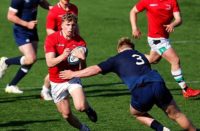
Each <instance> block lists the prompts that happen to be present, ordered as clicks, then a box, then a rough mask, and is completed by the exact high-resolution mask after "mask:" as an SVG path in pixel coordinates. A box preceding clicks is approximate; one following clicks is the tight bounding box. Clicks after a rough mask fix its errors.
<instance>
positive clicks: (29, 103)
mask: <svg viewBox="0 0 200 131" xmlns="http://www.w3.org/2000/svg"><path fill="white" fill-rule="evenodd" d="M49 1H50V2H51V3H52V4H55V3H56V2H57V1H58V0H49ZM71 2H73V3H75V4H76V5H77V6H78V7H79V26H80V32H81V35H82V36H83V38H85V40H86V41H87V43H88V48H89V55H88V65H92V64H96V63H98V62H100V61H101V60H104V59H105V58H107V57H109V56H112V55H114V54H115V53H116V51H115V49H116V42H117V40H118V38H119V37H121V36H131V28H130V23H129V11H130V9H131V8H132V6H133V5H134V3H135V2H136V0H133V1H131V0H126V1H124V0H106V1H103V0H87V1H86V0H85V1H83V0H72V1H71ZM179 3H180V7H181V10H182V16H183V25H182V26H180V27H179V28H177V29H176V30H175V33H173V34H172V35H171V40H172V45H173V47H174V48H175V49H176V51H177V52H178V54H179V56H180V58H181V64H182V68H183V71H184V75H185V79H186V81H187V82H188V83H189V85H190V86H191V87H193V88H196V89H197V88H199V89H200V73H199V71H200V61H199V56H200V52H199V50H200V46H199V45H200V23H199V21H200V17H199V14H200V10H199V6H200V1H199V0H193V1H188V0H179ZM9 4H10V3H9V0H1V4H0V9H1V11H0V27H1V29H0V56H7V57H12V56H17V55H20V53H19V51H18V50H17V47H16V46H15V44H14V39H13V34H12V24H11V23H9V22H8V21H7V19H6V14H7V9H8V7H9ZM46 14H47V11H45V10H43V9H41V8H40V9H39V12H38V20H39V24H38V30H39V36H40V43H39V50H38V61H37V63H36V64H35V65H34V67H33V68H32V70H31V71H30V73H29V74H28V75H27V76H26V77H25V78H24V79H23V80H22V81H21V82H20V83H19V87H20V88H21V89H22V90H24V94H23V95H13V94H6V93H5V92H4V88H5V86H6V84H7V83H8V82H9V81H10V80H11V79H12V77H13V75H15V72H16V71H17V70H18V67H17V66H12V67H10V68H9V69H8V70H7V72H6V75H5V77H4V78H3V79H1V80H0V131H19V130H20V131H23V130H24V131H26V130H31V131H44V130H46V131H75V129H72V128H71V127H70V126H69V124H66V122H65V121H64V120H63V119H62V117H61V116H60V115H59V113H58V112H57V111H56V107H55V105H54V104H53V102H46V101H43V100H41V99H40V96H39V94H40V90H41V86H42V84H43V78H44V76H45V75H46V73H47V67H46V63H45V59H44V51H43V41H44V38H45V35H46V32H45V18H46ZM139 26H140V28H141V31H142V32H143V36H142V38H141V39H140V40H136V41H135V42H136V43H137V44H136V47H137V49H138V50H140V51H142V52H144V53H147V52H148V51H149V47H148V46H147V44H146V29H147V28H146V19H145V15H144V14H140V15H139ZM153 68H154V69H158V70H159V72H160V73H161V74H162V75H163V78H164V79H165V80H166V82H167V86H168V87H169V89H170V91H171V93H172V94H173V96H174V99H175V100H176V101H177V104H178V105H179V106H180V108H181V109H182V111H183V112H184V113H185V114H186V115H187V116H189V118H190V119H191V120H192V121H193V123H194V124H195V125H196V126H197V127H199V128H200V115H199V112H200V111H199V110H200V98H199V97H198V98H193V99H189V100H186V99H184V98H183V97H182V95H181V91H180V88H179V87H178V85H177V84H176V83H175V82H174V80H173V79H172V77H171V75H170V65H169V64H168V63H167V62H166V61H165V60H162V61H161V62H160V63H159V64H158V65H153ZM83 85H84V87H85V91H86V95H87V98H88V100H89V102H90V104H91V105H92V106H93V107H94V108H95V109H96V111H97V113H98V118H99V120H98V122H97V123H96V124H94V123H92V122H90V121H89V120H88V119H87V116H86V115H85V114H84V113H79V112H77V111H75V110H74V108H73V106H72V108H73V112H74V113H75V114H76V115H77V116H78V117H79V118H80V120H81V121H83V122H84V123H86V124H88V126H89V127H90V128H91V130H93V131H132V130H135V131H148V130H151V129H149V128H148V127H145V126H144V125H142V124H140V123H139V122H138V121H136V120H135V118H133V117H132V116H131V115H130V114H129V102H130V95H129V92H128V91H127V89H126V87H125V86H124V85H122V84H121V81H120V80H119V79H118V78H117V77H116V75H113V74H109V75H106V76H102V75H99V76H95V77H91V78H85V79H83ZM150 113H151V114H152V115H153V116H154V117H155V118H157V119H158V120H159V121H160V122H162V123H163V124H164V125H166V126H167V127H169V128H170V129H172V131H177V130H181V129H180V128H179V126H178V125H177V124H175V123H174V122H172V121H170V120H169V119H168V118H167V117H166V115H165V114H164V113H163V112H161V111H160V110H159V109H158V108H157V107H154V108H153V109H152V111H151V112H150Z"/></svg>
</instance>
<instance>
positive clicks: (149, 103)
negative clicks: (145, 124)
mask: <svg viewBox="0 0 200 131" xmlns="http://www.w3.org/2000/svg"><path fill="white" fill-rule="evenodd" d="M153 105H154V94H153V90H152V86H151V83H146V84H144V85H142V86H139V87H137V88H136V89H134V90H133V91H132V92H131V106H132V107H133V108H134V109H135V110H137V111H140V112H147V111H149V110H150V109H151V108H152V107H153Z"/></svg>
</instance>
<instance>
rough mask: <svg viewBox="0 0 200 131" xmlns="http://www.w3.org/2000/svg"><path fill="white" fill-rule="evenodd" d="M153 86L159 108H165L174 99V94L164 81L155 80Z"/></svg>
mask: <svg viewBox="0 0 200 131" xmlns="http://www.w3.org/2000/svg"><path fill="white" fill-rule="evenodd" d="M153 86H154V88H153V89H154V90H153V92H154V98H155V103H156V105H157V106H158V107H159V108H161V109H163V110H165V109H166V108H167V107H168V106H169V104H170V103H171V101H172V100H173V96H172V95H171V93H170V91H169V89H167V87H166V86H165V83H164V82H155V83H154V85H153Z"/></svg>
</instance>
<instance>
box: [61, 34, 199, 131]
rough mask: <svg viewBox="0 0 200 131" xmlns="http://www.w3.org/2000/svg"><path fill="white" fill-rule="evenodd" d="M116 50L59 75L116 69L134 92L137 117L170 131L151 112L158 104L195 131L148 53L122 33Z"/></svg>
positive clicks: (66, 76) (85, 74)
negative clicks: (107, 56)
mask: <svg viewBox="0 0 200 131" xmlns="http://www.w3.org/2000/svg"><path fill="white" fill-rule="evenodd" d="M117 51H118V54H117V55H115V56H113V57H110V58H108V59H107V60H106V61H103V62H101V63H99V64H98V65H94V66H90V67H87V68H85V69H83V70H80V71H71V70H66V71H62V72H61V73H60V74H59V76H60V78H63V79H72V78H77V77H88V76H93V75H97V74H99V73H101V74H103V75H105V74H107V73H109V72H112V73H116V74H117V75H118V76H119V77H120V78H121V80H122V81H123V83H124V84H125V85H126V86H127V87H128V89H129V91H130V92H131V103H130V112H131V114H132V115H133V116H135V117H136V119H137V120H138V121H140V122H141V123H143V124H145V125H146V126H149V127H151V128H152V129H154V130H156V131H170V130H169V129H168V128H167V127H164V126H163V125H162V124H161V123H159V122H158V121H157V120H156V119H154V118H153V117H152V116H151V115H150V114H149V113H148V111H150V110H151V108H152V107H153V105H154V104H156V105H157V106H158V107H159V108H161V109H162V110H163V111H164V112H165V113H166V114H167V116H168V117H169V118H170V119H172V120H174V121H176V122H177V123H178V124H179V125H180V126H181V128H183V129H185V130H187V131H196V128H195V127H194V126H193V124H192V123H191V122H190V120H189V119H188V118H187V117H186V116H185V115H184V114H183V113H182V112H181V111H180V110H179V108H178V107H177V105H176V103H175V101H174V100H173V97H172V95H171V94H170V92H169V90H168V89H167V88H166V86H165V82H164V80H163V79H162V77H161V76H160V74H159V73H158V72H157V71H155V70H152V69H151V65H150V63H149V61H148V60H147V58H146V57H145V55H143V54H142V53H140V52H138V51H137V50H135V49H134V43H132V41H131V40H130V39H129V38H127V37H122V38H121V39H120V40H119V42H118V45H117Z"/></svg>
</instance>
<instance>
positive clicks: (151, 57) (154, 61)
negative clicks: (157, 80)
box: [145, 50, 162, 64]
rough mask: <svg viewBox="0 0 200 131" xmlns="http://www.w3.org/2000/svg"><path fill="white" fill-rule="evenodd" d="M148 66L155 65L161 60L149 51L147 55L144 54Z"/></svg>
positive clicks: (155, 53)
mask: <svg viewBox="0 0 200 131" xmlns="http://www.w3.org/2000/svg"><path fill="white" fill-rule="evenodd" d="M145 56H146V58H147V59H148V61H149V63H150V64H157V63H158V62H159V61H160V60H161V58H162V57H161V56H160V55H159V54H158V53H157V52H156V51H153V50H151V51H150V53H149V55H147V54H145Z"/></svg>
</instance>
